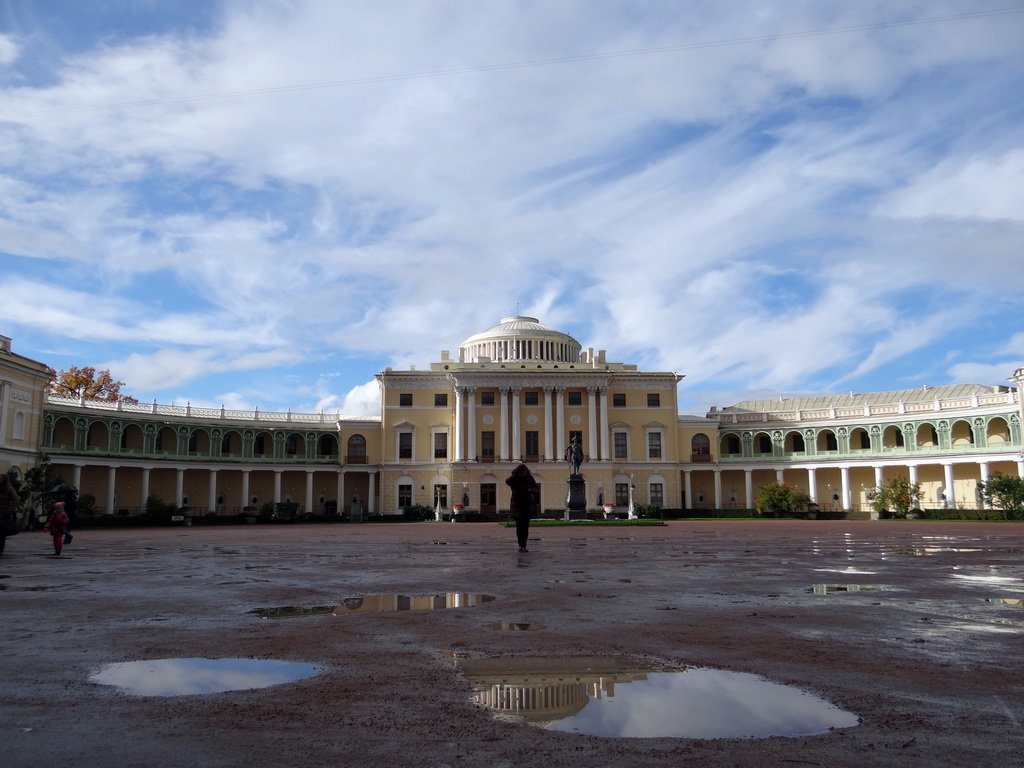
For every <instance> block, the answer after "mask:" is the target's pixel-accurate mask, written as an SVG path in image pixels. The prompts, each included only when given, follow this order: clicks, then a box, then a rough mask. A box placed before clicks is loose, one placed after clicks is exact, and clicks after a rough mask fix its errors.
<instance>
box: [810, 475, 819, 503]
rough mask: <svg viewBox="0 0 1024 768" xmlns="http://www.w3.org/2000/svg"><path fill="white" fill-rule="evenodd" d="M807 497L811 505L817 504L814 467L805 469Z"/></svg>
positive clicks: (816, 482) (816, 484)
mask: <svg viewBox="0 0 1024 768" xmlns="http://www.w3.org/2000/svg"><path fill="white" fill-rule="evenodd" d="M807 495H808V496H810V497H811V503H812V504H817V503H818V477H817V471H816V470H815V468H814V467H808V468H807Z"/></svg>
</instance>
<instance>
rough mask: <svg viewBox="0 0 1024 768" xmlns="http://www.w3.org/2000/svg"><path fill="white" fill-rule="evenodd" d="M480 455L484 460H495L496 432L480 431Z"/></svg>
mask: <svg viewBox="0 0 1024 768" xmlns="http://www.w3.org/2000/svg"><path fill="white" fill-rule="evenodd" d="M480 456H481V457H482V458H483V460H484V461H488V460H490V461H494V433H493V432H481V433H480Z"/></svg>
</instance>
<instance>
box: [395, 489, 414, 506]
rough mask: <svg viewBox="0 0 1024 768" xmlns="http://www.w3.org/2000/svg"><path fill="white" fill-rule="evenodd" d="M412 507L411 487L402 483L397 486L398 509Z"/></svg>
mask: <svg viewBox="0 0 1024 768" xmlns="http://www.w3.org/2000/svg"><path fill="white" fill-rule="evenodd" d="M411 506H412V486H411V485H407V484H405V483H403V484H402V485H400V486H398V508H399V509H404V508H405V507H411Z"/></svg>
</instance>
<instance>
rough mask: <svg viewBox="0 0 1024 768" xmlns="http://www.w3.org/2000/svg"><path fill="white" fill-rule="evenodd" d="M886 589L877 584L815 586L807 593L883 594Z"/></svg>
mask: <svg viewBox="0 0 1024 768" xmlns="http://www.w3.org/2000/svg"><path fill="white" fill-rule="evenodd" d="M887 589H888V587H883V586H881V585H879V584H871V585H867V584H815V585H813V586H812V587H811V588H810V589H808V590H807V591H808V592H812V593H814V594H815V595H835V594H838V593H841V592H884V591H885V590H887Z"/></svg>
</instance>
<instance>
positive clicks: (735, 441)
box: [725, 435, 743, 456]
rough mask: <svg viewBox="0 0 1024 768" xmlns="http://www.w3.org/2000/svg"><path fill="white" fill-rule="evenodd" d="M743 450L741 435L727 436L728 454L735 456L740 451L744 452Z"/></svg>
mask: <svg viewBox="0 0 1024 768" xmlns="http://www.w3.org/2000/svg"><path fill="white" fill-rule="evenodd" d="M742 450H743V449H742V448H741V447H740V438H739V435H726V436H725V452H726V453H727V454H729V455H730V456H735V455H737V454H739V453H742Z"/></svg>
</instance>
